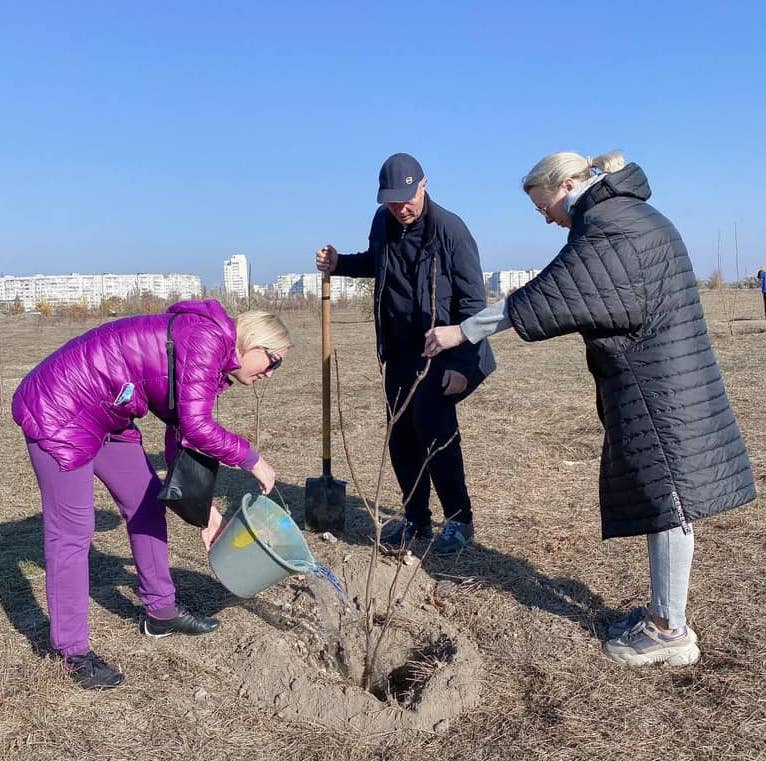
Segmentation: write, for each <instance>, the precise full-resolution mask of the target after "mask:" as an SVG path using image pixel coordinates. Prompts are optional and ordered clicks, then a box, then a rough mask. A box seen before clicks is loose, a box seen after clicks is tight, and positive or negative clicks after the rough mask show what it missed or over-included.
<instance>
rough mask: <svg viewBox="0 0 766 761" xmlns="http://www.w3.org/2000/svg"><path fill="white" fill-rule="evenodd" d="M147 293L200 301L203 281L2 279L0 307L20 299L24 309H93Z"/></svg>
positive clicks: (144, 276)
mask: <svg viewBox="0 0 766 761" xmlns="http://www.w3.org/2000/svg"><path fill="white" fill-rule="evenodd" d="M144 292H148V293H151V294H152V296H156V297H157V298H160V299H168V298H171V297H174V298H178V299H191V298H199V296H200V294H201V293H202V281H201V280H200V278H199V276H198V275H186V274H177V273H171V274H155V273H139V274H136V275H115V274H110V273H103V274H100V275H81V274H79V273H76V272H75V273H72V274H70V275H30V276H24V277H22V276H16V275H0V303H6V304H8V303H13V302H14V301H16V299H19V300H20V301H21V303H22V304H23V305H24V309H25V310H27V311H29V310H33V309H35V305H36V304H39V303H46V304H52V305H66V304H82V305H84V306H87V307H88V308H90V309H93V308H96V307H98V306H99V304H101V302H102V301H104V300H105V299H108V298H110V297H113V296H116V297H118V298H121V299H124V298H127V297H128V296H130V295H135V294H139V293H144Z"/></svg>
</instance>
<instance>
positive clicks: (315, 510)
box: [306, 476, 346, 534]
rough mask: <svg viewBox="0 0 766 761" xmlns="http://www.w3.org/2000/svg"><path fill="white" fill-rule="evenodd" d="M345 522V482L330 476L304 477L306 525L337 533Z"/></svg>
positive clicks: (314, 528)
mask: <svg viewBox="0 0 766 761" xmlns="http://www.w3.org/2000/svg"><path fill="white" fill-rule="evenodd" d="M345 523H346V482H345V481H341V480H340V479H337V478H333V477H332V476H319V477H318V478H307V479H306V526H307V527H308V528H311V529H313V530H314V531H332V532H333V533H334V534H338V533H340V532H342V531H343V528H344V526H345Z"/></svg>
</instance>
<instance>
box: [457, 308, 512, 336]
mask: <svg viewBox="0 0 766 761" xmlns="http://www.w3.org/2000/svg"><path fill="white" fill-rule="evenodd" d="M510 327H511V321H510V320H509V319H508V299H500V301H496V302H495V303H494V304H492V306H488V307H487V308H486V309H482V310H481V312H477V313H476V314H475V315H473V316H472V317H469V318H468V319H467V320H463V322H461V323H460V329H461V330H462V331H463V335H464V336H465V337H466V338H467V339H468V340H469V341H470V342H471V343H472V344H475V343H479V341H481V340H482V339H484V338H488V337H489V336H491V335H494V334H495V333H499V332H500V331H501V330H508V328H510Z"/></svg>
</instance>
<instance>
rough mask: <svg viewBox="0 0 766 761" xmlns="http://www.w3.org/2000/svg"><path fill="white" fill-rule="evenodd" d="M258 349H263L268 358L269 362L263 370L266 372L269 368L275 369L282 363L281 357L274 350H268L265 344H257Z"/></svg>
mask: <svg viewBox="0 0 766 761" xmlns="http://www.w3.org/2000/svg"><path fill="white" fill-rule="evenodd" d="M258 348H259V349H263V351H265V352H266V356H267V357H268V358H269V364H268V365H266V367H265V368H264V370H263V372H264V373H267V372H269V370H276V369H277V368H278V367H280V366H281V364H282V357H280V356H279V355H278V354H274V352H271V351H269V350H268V349H267V348H266V347H265V346H259V347H258Z"/></svg>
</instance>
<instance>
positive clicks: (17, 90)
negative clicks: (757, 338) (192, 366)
mask: <svg viewBox="0 0 766 761" xmlns="http://www.w3.org/2000/svg"><path fill="white" fill-rule="evenodd" d="M763 8H764V5H763V3H761V2H731V3H720V2H705V1H704V0H703V1H702V2H686V1H682V2H667V0H666V1H665V2H653V1H649V2H641V3H637V2H622V1H621V0H614V1H613V2H608V3H607V2H588V3H572V2H558V1H549V2H545V3H531V2H485V1H483V0H477V1H476V2H446V1H445V0H440V1H432V0H417V2H416V1H415V0H411V1H410V2H407V3H404V2H398V0H390V1H389V2H382V3H365V2H359V1H357V2H324V3H315V2H292V1H291V0H284V1H283V2H238V3H231V2H194V1H193V0H187V2H159V3H158V2H152V3H149V2H144V1H143V0H136V1H135V2H131V3H114V2H95V1H94V2H67V3H62V2H55V3H54V2H35V1H34V0H31V1H30V2H25V3H18V2H14V3H12V2H3V3H2V17H1V19H0V70H2V76H0V104H2V105H0V274H21V275H24V274H34V273H37V272H41V273H66V272H73V271H74V272H104V271H109V272H156V271H159V272H171V271H174V272H179V271H180V272H192V273H197V274H199V275H200V276H202V278H203V280H204V281H205V282H206V283H207V284H209V285H215V284H217V283H220V282H221V280H222V262H223V259H225V258H226V257H228V256H229V255H230V254H231V253H233V252H243V253H245V254H247V255H248V257H249V258H250V260H251V262H252V266H253V280H254V282H270V281H272V280H273V279H274V277H275V276H276V275H277V274H278V273H280V272H290V271H299V272H301V271H309V270H311V269H312V268H313V252H314V250H315V249H316V248H317V247H318V246H319V245H321V244H323V243H326V242H330V243H334V244H335V245H336V246H337V247H338V248H339V249H340V250H341V251H358V250H361V249H364V248H365V246H366V239H367V233H368V230H369V222H370V219H371V217H372V214H373V212H374V211H375V208H376V203H375V194H376V190H377V173H378V169H379V167H380V164H381V163H382V161H383V159H385V157H386V156H388V155H389V154H390V153H394V152H397V151H407V152H409V153H412V154H414V155H415V156H417V157H418V158H419V159H420V161H421V163H422V164H423V166H424V168H425V170H426V174H427V175H428V177H429V190H430V192H431V194H432V196H433V198H434V199H435V200H436V201H438V202H439V203H441V204H442V205H444V206H446V207H447V208H449V209H451V210H453V211H455V212H456V213H458V214H459V215H460V216H461V217H463V219H464V220H465V221H466V223H467V224H468V226H469V228H470V229H471V231H472V232H473V234H474V237H475V238H476V239H477V241H478V243H479V248H480V251H481V255H482V264H483V267H484V269H485V270H490V269H526V268H530V267H542V266H543V265H544V264H545V263H547V262H548V261H549V260H550V259H551V258H552V257H553V256H554V255H555V253H556V251H557V250H558V249H559V247H560V246H561V245H562V243H563V241H564V237H565V233H564V231H562V230H561V229H560V228H557V227H554V226H548V227H546V226H545V225H544V223H543V222H542V219H541V217H540V216H539V214H537V213H536V212H535V211H534V209H533V208H532V206H531V204H530V203H529V201H528V200H527V198H526V196H525V195H524V194H523V192H522V191H521V188H520V179H521V177H522V176H523V175H524V174H525V173H526V172H527V171H528V170H529V168H530V167H531V166H532V165H533V164H534V163H535V162H536V161H537V160H538V159H539V158H541V157H542V156H543V155H545V154H546V153H550V152H552V151H556V150H576V151H578V152H580V153H582V154H591V155H596V154H598V153H601V152H603V151H606V150H609V149H612V148H621V149H623V150H624V151H625V154H626V158H627V159H628V160H633V161H636V162H638V163H639V164H641V165H642V166H643V168H644V169H645V171H646V173H647V175H648V176H649V180H650V183H651V185H652V187H653V190H654V195H653V201H652V202H653V203H654V204H655V205H656V206H657V207H658V208H659V209H660V210H661V211H663V212H664V213H665V214H666V215H668V216H669V217H670V218H671V219H672V220H673V221H674V222H675V224H676V225H677V226H678V228H679V229H680V231H681V233H682V235H683V237H684V238H685V240H686V242H687V245H688V247H689V249H690V252H691V255H692V260H693V262H694V265H695V269H696V270H697V274H698V275H700V276H708V275H709V274H710V273H711V272H712V270H713V269H714V268H715V266H716V248H717V239H718V235H719V233H720V235H721V260H722V264H723V270H724V275H725V277H727V279H734V270H735V264H734V261H735V257H734V226H735V224H736V226H737V234H738V239H739V263H740V270H741V272H742V273H744V272H745V271H752V270H753V269H755V268H757V266H759V265H766V243H764V237H763V234H762V232H761V229H760V224H761V222H762V220H763V216H764V215H763V211H762V208H761V191H762V188H761V183H762V174H763V172H764V161H763V155H764V150H763V149H764V132H765V131H766V53H765V52H764V51H766V42H764V39H765V37H766V11H764V9H763Z"/></svg>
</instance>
